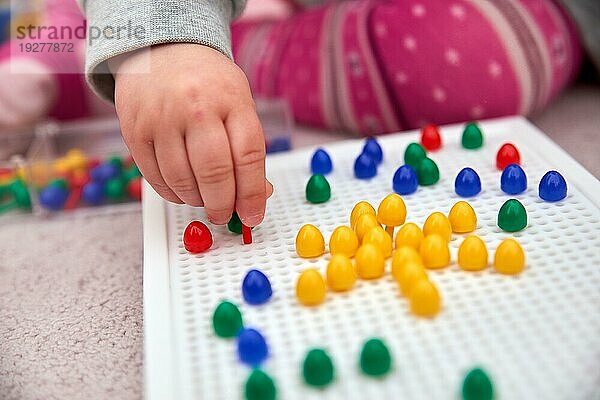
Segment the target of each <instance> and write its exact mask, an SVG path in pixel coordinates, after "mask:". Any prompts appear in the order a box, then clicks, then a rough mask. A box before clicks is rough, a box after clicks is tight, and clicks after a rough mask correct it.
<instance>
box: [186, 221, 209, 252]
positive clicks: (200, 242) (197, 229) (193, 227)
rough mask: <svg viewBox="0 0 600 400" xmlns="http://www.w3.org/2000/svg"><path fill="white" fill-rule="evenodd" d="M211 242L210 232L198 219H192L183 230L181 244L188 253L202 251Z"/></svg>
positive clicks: (207, 247)
mask: <svg viewBox="0 0 600 400" xmlns="http://www.w3.org/2000/svg"><path fill="white" fill-rule="evenodd" d="M212 244H213V237H212V233H210V229H208V226H206V225H205V224H203V223H202V222H200V221H192V222H190V224H189V225H188V226H187V228H185V232H183V245H184V247H185V249H186V250H187V251H189V252H190V253H202V252H205V251H206V250H208V249H210V247H211V246H212Z"/></svg>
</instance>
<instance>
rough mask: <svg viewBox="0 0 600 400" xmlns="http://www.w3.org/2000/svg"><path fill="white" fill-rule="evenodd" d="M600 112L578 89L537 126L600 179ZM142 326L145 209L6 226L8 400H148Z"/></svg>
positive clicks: (592, 91) (2, 378)
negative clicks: (143, 377) (144, 383)
mask: <svg viewBox="0 0 600 400" xmlns="http://www.w3.org/2000/svg"><path fill="white" fill-rule="evenodd" d="M599 111H600V88H598V87H591V88H590V87H584V88H581V87H579V88H574V89H571V90H570V91H569V92H567V94H566V95H565V96H563V97H562V98H561V99H559V100H558V101H557V102H556V103H555V104H553V105H552V106H550V108H548V109H547V110H546V111H545V112H544V113H542V114H540V115H537V116H534V117H533V121H534V122H535V123H536V124H537V125H538V126H540V127H541V128H542V129H543V130H545V131H546V132H547V133H549V135H550V136H551V137H552V138H553V139H554V140H556V141H557V142H558V143H559V144H561V145H562V146H563V147H565V148H566V149H567V151H569V152H571V154H573V155H574V157H575V158H577V159H578V160H579V161H580V162H581V163H582V164H583V165H585V166H586V167H587V168H589V169H590V170H591V171H592V172H593V173H594V174H595V175H596V176H600V157H599V156H598V148H600V112H599ZM335 138H340V136H339V135H336V134H332V133H328V134H324V133H322V132H314V131H312V132H311V131H308V130H302V131H301V132H298V135H297V136H296V137H295V144H296V146H300V145H313V144H317V143H322V142H324V141H325V142H326V141H331V140H334V139H335ZM108 211H110V210H108ZM142 325H143V322H142V223H141V212H140V209H139V208H134V209H130V211H128V212H119V213H117V214H112V215H96V216H88V217H81V215H80V216H62V217H58V218H55V219H51V220H44V221H40V220H37V219H35V218H34V217H31V216H24V217H19V218H7V217H3V218H0V400H54V399H61V400H62V399H69V400H70V399H74V400H78V399H85V400H104V399H106V400H109V399H110V400H114V399H119V400H139V399H141V398H142V395H143V379H142V352H143V350H142V344H143V333H142V332H143V330H142ZM165 400H168V399H165Z"/></svg>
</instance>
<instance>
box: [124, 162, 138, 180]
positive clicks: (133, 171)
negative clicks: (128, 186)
mask: <svg viewBox="0 0 600 400" xmlns="http://www.w3.org/2000/svg"><path fill="white" fill-rule="evenodd" d="M140 176H142V174H141V172H140V170H139V169H138V167H137V165H135V164H133V165H132V166H131V167H129V168H127V169H126V170H125V171H123V179H124V180H125V182H129V181H131V180H133V179H135V178H139V177H140Z"/></svg>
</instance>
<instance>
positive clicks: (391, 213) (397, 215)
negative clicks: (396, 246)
mask: <svg viewBox="0 0 600 400" xmlns="http://www.w3.org/2000/svg"><path fill="white" fill-rule="evenodd" d="M404 221H406V205H405V204H404V200H402V197H400V196H398V195H397V194H396V193H391V194H388V195H387V196H385V198H384V199H383V200H381V203H379V208H378V209H377V222H379V223H380V224H383V225H385V231H386V232H387V233H388V235H390V238H393V237H394V228H395V227H397V226H400V225H402V224H403V223H404Z"/></svg>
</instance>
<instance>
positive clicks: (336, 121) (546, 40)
mask: <svg viewBox="0 0 600 400" xmlns="http://www.w3.org/2000/svg"><path fill="white" fill-rule="evenodd" d="M232 39H233V51H234V55H235V57H236V61H237V62H238V64H240V65H241V67H242V68H243V69H244V71H245V72H246V74H247V75H248V78H249V80H250V83H251V86H252V89H253V91H254V93H255V94H256V95H263V96H282V97H285V98H287V99H288V101H289V102H290V104H291V107H292V110H293V113H294V116H295V118H296V120H297V121H298V122H300V123H304V124H308V125H312V126H316V127H322V128H333V129H346V130H349V131H353V132H357V133H360V134H363V135H370V134H378V133H385V132H393V131H397V130H402V129H410V128H416V127H420V126H422V125H424V124H425V123H428V122H433V123H437V124H444V123H451V122H457V121H465V120H474V119H482V118H492V117H498V116H503V115H512V114H524V115H527V114H529V113H531V112H533V111H535V110H537V109H539V108H541V107H543V106H544V105H546V104H547V103H548V102H549V101H550V100H552V99H553V98H554V97H555V96H556V95H557V94H558V93H559V92H560V90H561V89H562V88H564V87H565V86H566V85H567V83H568V82H569V81H570V80H571V79H572V78H573V77H574V75H575V74H576V72H577V71H578V68H579V65H580V62H581V50H580V45H579V39H578V37H577V34H576V30H575V27H574V24H573V21H572V20H571V19H570V17H569V16H568V15H567V14H566V13H565V12H564V10H563V9H562V8H561V7H560V5H559V4H558V3H556V2H555V1H552V0H498V1H489V0H454V1H438V0H410V1H406V0H390V1H377V0H352V1H344V2H335V3H328V4H326V5H324V6H322V7H319V8H311V9H306V10H303V11H300V12H298V13H296V14H295V15H293V16H291V17H288V18H284V19H280V20H277V21H274V20H263V21H256V20H255V21H246V22H244V21H242V22H239V23H236V24H234V26H233V28H232Z"/></svg>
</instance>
